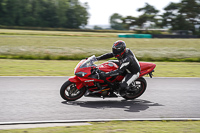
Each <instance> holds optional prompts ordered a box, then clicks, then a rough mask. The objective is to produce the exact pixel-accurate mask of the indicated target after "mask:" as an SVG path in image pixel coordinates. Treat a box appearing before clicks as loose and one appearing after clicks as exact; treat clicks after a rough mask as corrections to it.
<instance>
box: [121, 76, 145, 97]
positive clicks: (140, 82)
mask: <svg viewBox="0 0 200 133" xmlns="http://www.w3.org/2000/svg"><path fill="white" fill-rule="evenodd" d="M133 84H134V86H135V87H136V88H137V89H136V90H135V91H133V92H131V93H128V92H127V93H126V95H125V96H123V98H125V99H126V100H133V99H135V98H138V97H140V96H141V95H142V94H143V93H144V92H145V90H146V87H147V82H146V80H145V79H144V78H143V77H140V78H139V79H137V80H135V81H134V82H133ZM130 86H131V85H130Z"/></svg>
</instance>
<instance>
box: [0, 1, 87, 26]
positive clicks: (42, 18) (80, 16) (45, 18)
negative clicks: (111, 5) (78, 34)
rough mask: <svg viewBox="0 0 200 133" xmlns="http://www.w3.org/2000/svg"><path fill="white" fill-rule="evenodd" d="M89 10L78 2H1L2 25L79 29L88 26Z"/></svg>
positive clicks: (0, 20)
mask: <svg viewBox="0 0 200 133" xmlns="http://www.w3.org/2000/svg"><path fill="white" fill-rule="evenodd" d="M87 8H88V5H87V3H84V4H82V3H80V2H79V1H78V0H0V25H5V26H31V27H52V28H55V27H56V28H60V27H63V28H79V27H80V26H85V25H87V20H88V18H89V13H88V12H87Z"/></svg>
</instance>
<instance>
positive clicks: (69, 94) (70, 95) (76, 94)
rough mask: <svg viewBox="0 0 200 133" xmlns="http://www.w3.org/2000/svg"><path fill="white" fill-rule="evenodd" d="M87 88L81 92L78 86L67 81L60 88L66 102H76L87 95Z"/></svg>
mask: <svg viewBox="0 0 200 133" xmlns="http://www.w3.org/2000/svg"><path fill="white" fill-rule="evenodd" d="M85 91H86V88H85V87H83V88H81V89H80V90H79V89H77V88H76V84H75V83H72V82H70V81H69V80H68V81H66V82H65V83H64V84H63V85H62V86H61V88H60V96H61V97H62V98H63V99H64V100H66V101H75V100H77V99H79V98H81V97H82V96H83V95H84V94H85Z"/></svg>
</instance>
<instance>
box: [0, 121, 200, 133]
mask: <svg viewBox="0 0 200 133" xmlns="http://www.w3.org/2000/svg"><path fill="white" fill-rule="evenodd" d="M91 124H92V125H88V126H66V127H49V128H34V129H16V130H0V133H22V132H23V133H41V132H42V133H49V132H53V133H72V132H74V133H116V132H119V133H199V132H200V121H111V122H91Z"/></svg>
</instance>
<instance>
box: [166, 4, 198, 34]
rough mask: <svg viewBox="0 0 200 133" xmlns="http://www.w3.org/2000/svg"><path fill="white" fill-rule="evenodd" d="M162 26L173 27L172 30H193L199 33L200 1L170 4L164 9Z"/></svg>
mask: <svg viewBox="0 0 200 133" xmlns="http://www.w3.org/2000/svg"><path fill="white" fill-rule="evenodd" d="M164 10H165V13H164V14H163V15H162V17H163V22H162V26H168V27H171V29H172V30H191V31H193V33H195V34H196V33H197V32H199V29H198V28H196V26H200V2H199V0H182V1H181V2H180V3H170V4H169V5H168V6H167V7H165V8H164Z"/></svg>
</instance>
